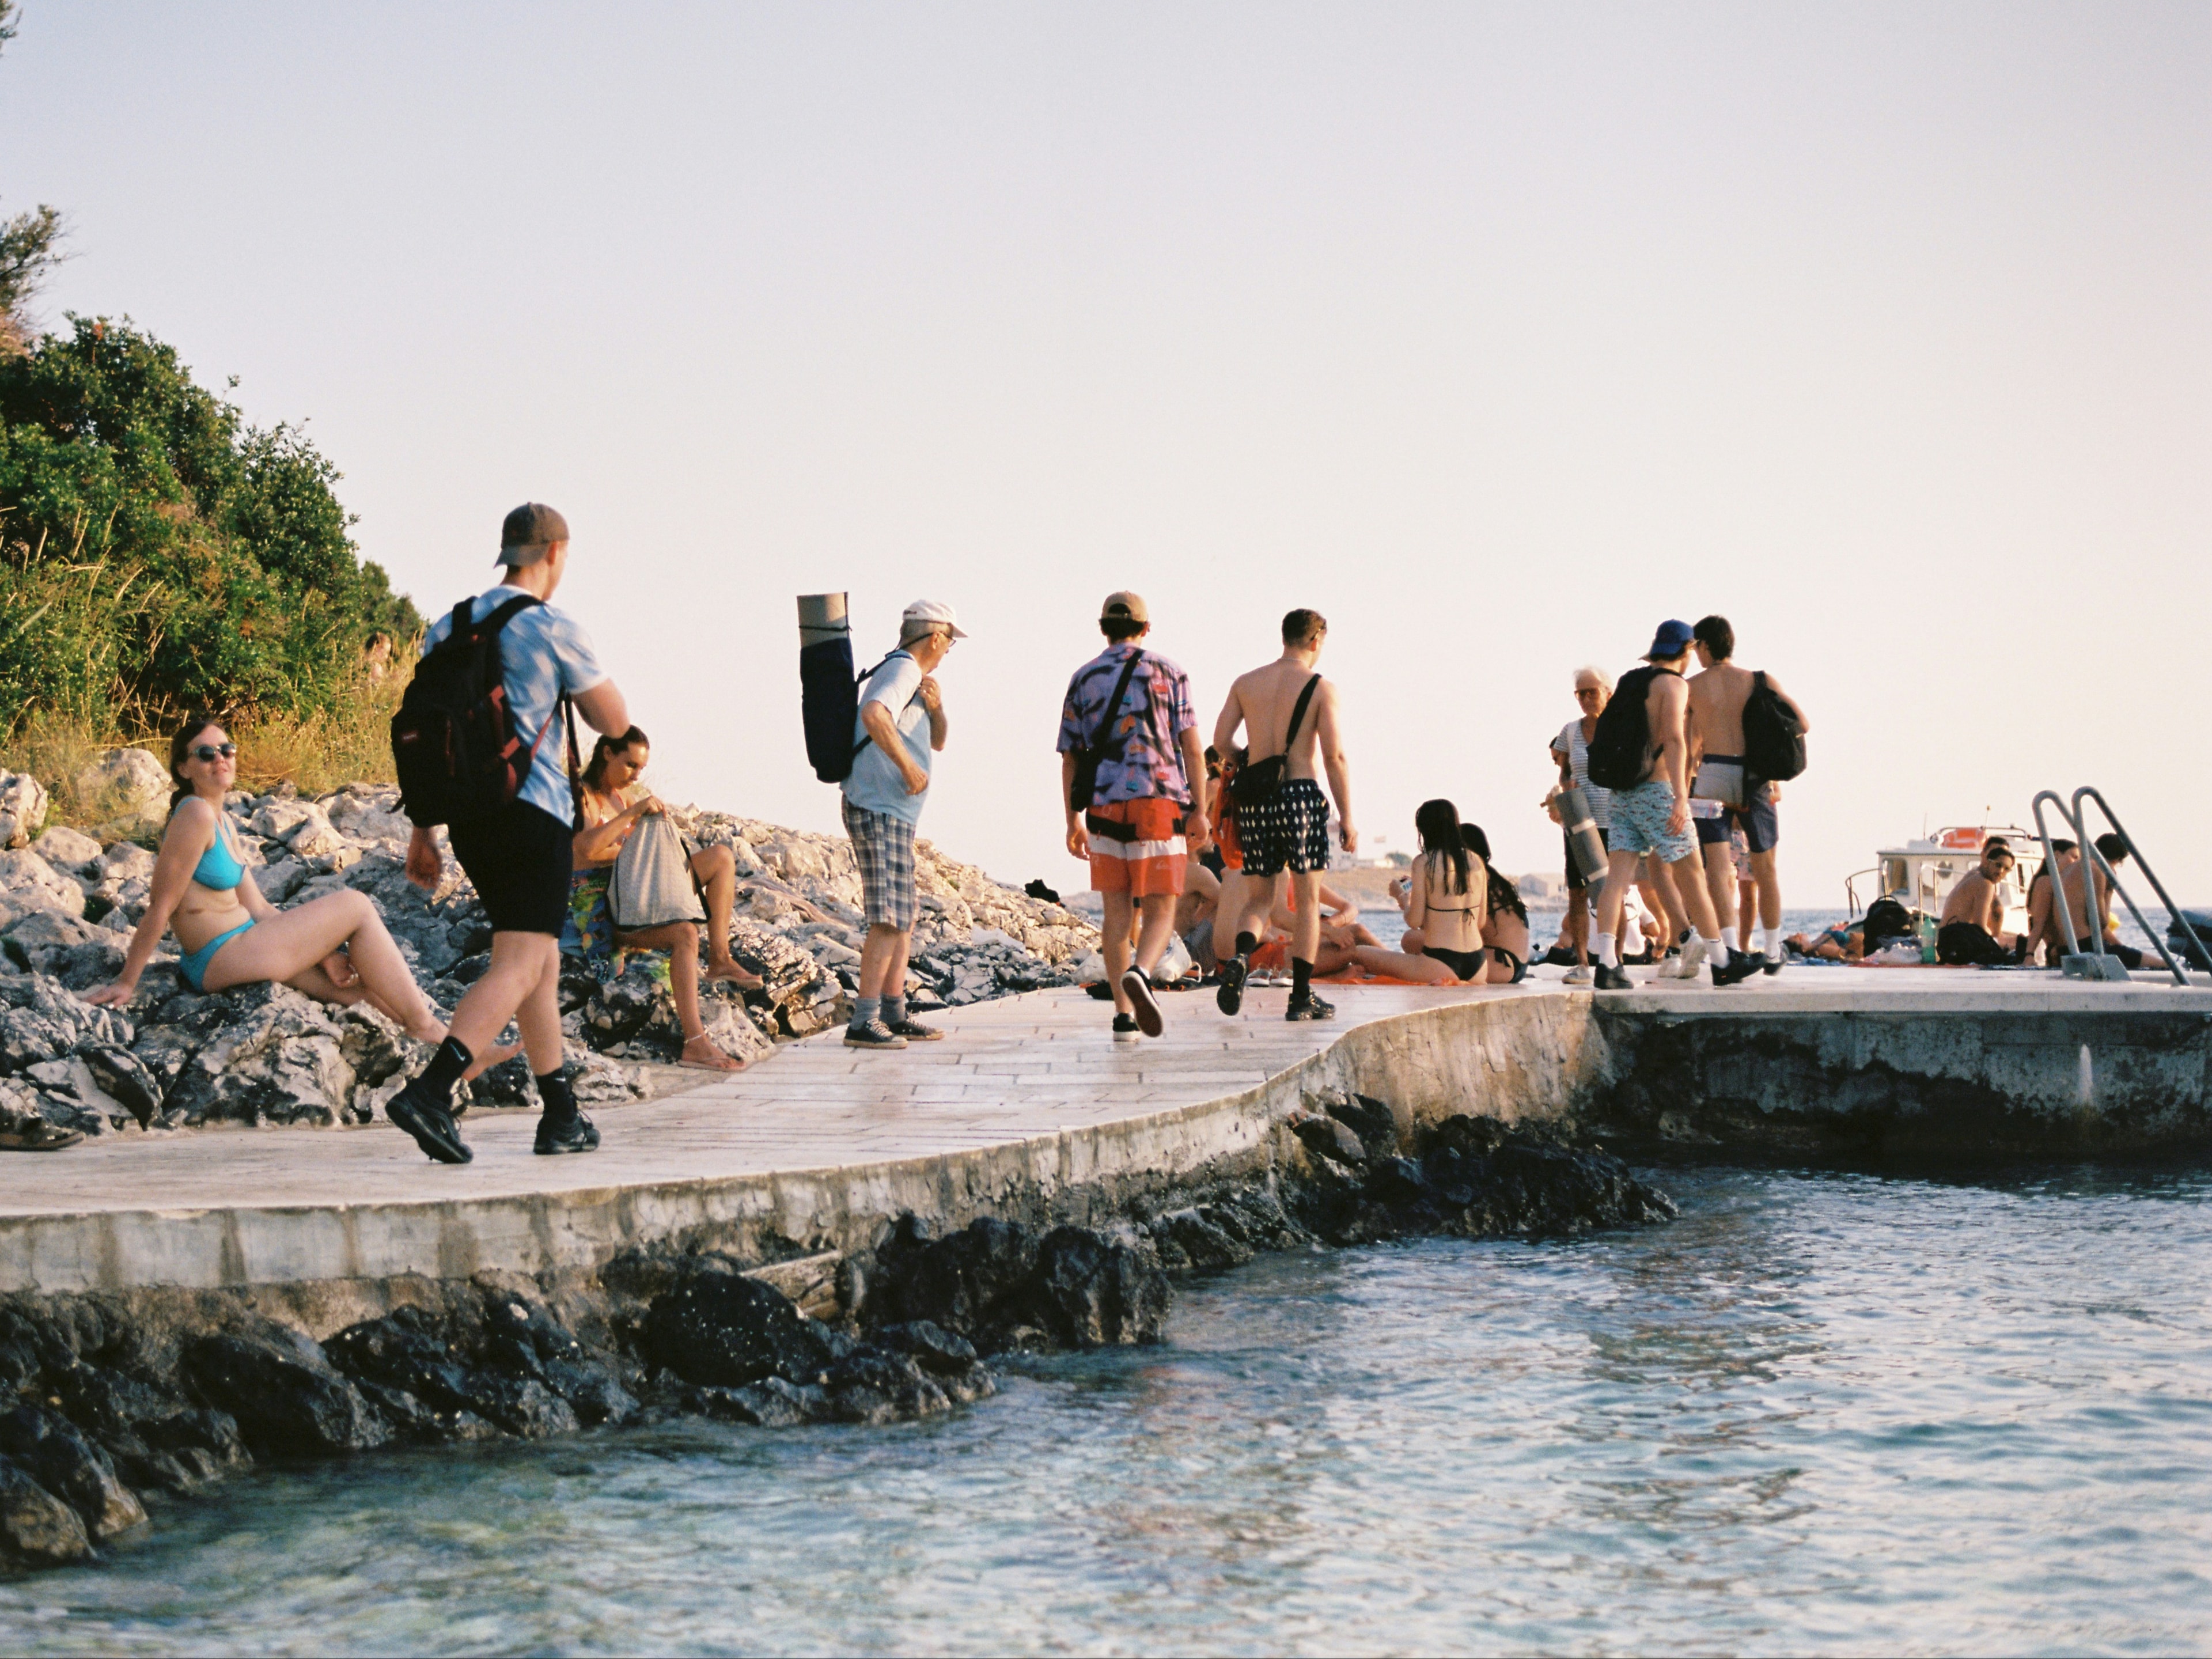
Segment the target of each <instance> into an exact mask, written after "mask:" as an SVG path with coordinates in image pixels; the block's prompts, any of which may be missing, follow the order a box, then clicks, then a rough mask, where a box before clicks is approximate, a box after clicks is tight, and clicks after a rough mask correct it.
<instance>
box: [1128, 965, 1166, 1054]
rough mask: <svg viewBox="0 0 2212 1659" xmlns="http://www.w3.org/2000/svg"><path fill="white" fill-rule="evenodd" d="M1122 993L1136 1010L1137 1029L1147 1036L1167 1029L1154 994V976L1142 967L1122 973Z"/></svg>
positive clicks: (1154, 1035) (1155, 1034)
mask: <svg viewBox="0 0 2212 1659" xmlns="http://www.w3.org/2000/svg"><path fill="white" fill-rule="evenodd" d="M1121 994H1122V995H1123V996H1125V997H1127V998H1128V999H1129V1006H1130V1007H1131V1008H1132V1009H1133V1010H1134V1011H1135V1012H1136V1016H1137V1029H1138V1030H1140V1031H1142V1032H1143V1033H1144V1034H1145V1035H1146V1036H1153V1037H1156V1036H1158V1035H1159V1034H1160V1033H1161V1032H1162V1031H1163V1030H1166V1029H1167V1028H1166V1026H1165V1024H1164V1023H1163V1022H1162V1021H1161V1019H1160V1005H1159V1000H1158V998H1156V997H1154V996H1153V995H1152V976H1151V975H1148V974H1147V973H1146V972H1145V970H1144V969H1141V968H1132V969H1129V970H1128V971H1127V973H1125V974H1123V975H1121Z"/></svg>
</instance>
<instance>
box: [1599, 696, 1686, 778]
mask: <svg viewBox="0 0 2212 1659" xmlns="http://www.w3.org/2000/svg"><path fill="white" fill-rule="evenodd" d="M1673 672H1674V670H1673V669H1671V668H1632V669H1630V670H1629V671H1628V672H1626V674H1623V675H1622V676H1621V677H1620V686H1619V687H1618V689H1616V690H1614V692H1613V696H1612V697H1611V699H1610V700H1608V701H1607V703H1606V705H1605V708H1604V711H1603V712H1602V713H1601V714H1599V715H1598V717H1597V730H1595V732H1591V733H1590V740H1589V767H1588V769H1589V781H1591V782H1592V783H1594V784H1595V785H1596V786H1597V787H1599V788H1601V789H1633V788H1635V787H1636V786H1637V785H1638V784H1639V783H1642V782H1643V781H1644V779H1645V778H1646V777H1648V776H1649V775H1650V764H1651V762H1650V752H1651V715H1650V710H1649V709H1648V708H1646V707H1645V702H1646V700H1647V699H1648V698H1649V696H1650V691H1651V682H1652V681H1653V680H1655V679H1656V678H1658V677H1659V676H1660V675H1662V674H1671V673H1673Z"/></svg>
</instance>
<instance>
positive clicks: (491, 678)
mask: <svg viewBox="0 0 2212 1659" xmlns="http://www.w3.org/2000/svg"><path fill="white" fill-rule="evenodd" d="M543 603H544V601H543V600H541V599H533V598H532V597H531V596H530V595H529V594H526V593H524V594H518V595H517V596H516V597H515V598H513V599H508V600H507V601H506V602H505V603H503V604H501V605H499V606H498V607H497V608H496V609H495V610H494V611H492V612H491V614H490V615H489V616H487V617H485V618H484V619H483V621H482V622H472V621H471V620H470V613H471V611H473V610H474V609H475V607H476V600H475V599H463V600H462V601H461V602H460V603H459V605H455V606H454V607H453V626H452V629H451V630H450V631H449V632H448V633H447V635H446V637H445V638H444V639H442V640H441V641H438V643H437V644H435V645H434V646H432V647H430V649H429V650H428V651H427V652H426V653H423V656H422V660H421V661H420V662H418V663H416V665H415V678H413V679H411V680H410V681H409V682H408V684H407V690H406V692H405V694H404V696H402V697H401V698H400V700H399V712H398V714H394V715H393V716H392V766H393V768H394V769H395V770H396V771H397V772H398V775H399V799H400V804H401V806H402V807H403V808H404V811H406V814H407V816H408V817H409V818H410V820H411V821H412V822H413V823H416V825H417V826H418V827H420V828H422V829H428V828H430V827H431V826H433V825H435V824H441V823H472V822H474V821H475V820H477V819H478V818H482V817H488V816H489V814H491V813H493V812H495V811H498V810H499V809H500V808H501V807H502V806H505V805H507V803H508V802H509V801H511V800H513V799H514V798H515V796H516V795H518V794H519V793H521V789H522V785H523V781H524V780H525V779H526V778H528V777H529V775H530V769H531V767H532V764H533V763H535V762H536V761H537V758H538V746H539V745H540V744H543V743H544V741H545V736H546V733H547V732H550V731H551V730H552V729H553V722H554V720H565V721H566V722H567V724H568V779H569V787H570V788H571V789H572V790H573V789H574V786H575V779H576V775H577V773H578V771H579V768H578V766H577V764H576V716H575V711H574V708H573V707H572V706H571V704H570V702H569V701H568V698H567V697H566V696H563V697H562V699H561V700H560V702H559V703H558V705H557V706H556V708H555V709H554V712H553V714H551V715H550V717H548V719H547V720H546V721H545V724H544V725H543V726H540V727H538V733H537V735H536V736H535V737H533V738H531V739H530V740H529V744H528V745H527V746H525V744H524V742H523V738H522V733H521V732H519V731H517V730H516V729H515V725H514V711H513V709H511V708H508V707H507V683H506V679H505V678H504V674H503V670H502V665H501V659H500V645H499V639H500V634H501V630H502V629H505V628H506V627H507V623H509V622H510V621H512V620H513V617H514V615H515V613H516V612H517V611H525V610H527V609H528V608H529V607H531V606H532V605H541V604H543Z"/></svg>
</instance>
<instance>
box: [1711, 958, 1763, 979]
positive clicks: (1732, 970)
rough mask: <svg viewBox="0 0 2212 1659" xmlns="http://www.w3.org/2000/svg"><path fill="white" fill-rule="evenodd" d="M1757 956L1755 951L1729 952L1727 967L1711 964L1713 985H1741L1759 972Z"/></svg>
mask: <svg viewBox="0 0 2212 1659" xmlns="http://www.w3.org/2000/svg"><path fill="white" fill-rule="evenodd" d="M1759 961H1760V958H1759V952H1757V951H1748V952H1747V951H1729V959H1728V966H1727V967H1725V968H1723V967H1722V966H1721V965H1720V963H1714V964H1713V983H1714V984H1716V985H1719V986H1729V985H1741V984H1742V983H1743V982H1744V981H1746V980H1747V979H1749V978H1750V977H1751V976H1752V975H1753V974H1755V973H1757V972H1758V971H1759Z"/></svg>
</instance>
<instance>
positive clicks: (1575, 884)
mask: <svg viewBox="0 0 2212 1659" xmlns="http://www.w3.org/2000/svg"><path fill="white" fill-rule="evenodd" d="M1596 828H1597V839H1598V844H1599V845H1600V846H1601V847H1603V848H1605V850H1606V851H1607V852H1608V853H1610V852H1611V851H1612V850H1613V842H1612V841H1611V839H1610V838H1609V837H1608V836H1607V834H1606V829H1605V826H1604V825H1603V824H1599V825H1597V826H1596ZM1560 839H1561V840H1562V841H1564V842H1565V843H1566V848H1567V890H1568V891H1569V892H1570V893H1580V892H1584V891H1586V890H1588V889H1589V883H1588V882H1587V881H1585V880H1583V872H1582V867H1581V866H1579V865H1577V863H1576V862H1575V838H1574V837H1573V836H1570V835H1566V834H1565V832H1562V833H1561V836H1560Z"/></svg>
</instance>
